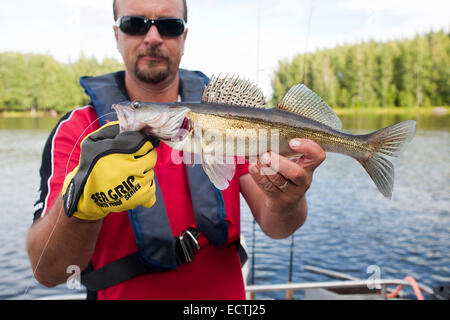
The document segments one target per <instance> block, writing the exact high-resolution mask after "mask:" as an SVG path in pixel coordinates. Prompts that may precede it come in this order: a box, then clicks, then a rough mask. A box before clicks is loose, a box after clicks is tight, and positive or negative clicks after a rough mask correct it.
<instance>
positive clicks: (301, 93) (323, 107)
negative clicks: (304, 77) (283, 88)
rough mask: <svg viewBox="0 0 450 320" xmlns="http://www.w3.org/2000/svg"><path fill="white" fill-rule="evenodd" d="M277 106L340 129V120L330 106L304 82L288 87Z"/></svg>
mask: <svg viewBox="0 0 450 320" xmlns="http://www.w3.org/2000/svg"><path fill="white" fill-rule="evenodd" d="M277 108H279V109H281V110H285V111H289V112H292V113H295V114H298V115H301V116H303V117H305V118H309V119H312V120H315V121H318V122H320V123H323V124H326V125H327V126H329V127H331V128H333V129H336V130H341V129H342V122H341V120H340V119H339V118H338V116H337V115H336V114H335V113H334V112H333V110H332V109H331V108H330V106H328V104H327V103H326V102H325V101H323V99H322V98H321V97H319V96H318V95H317V94H316V93H315V92H313V91H311V90H310V89H308V88H307V87H306V86H305V85H304V84H298V85H295V86H293V87H292V88H291V89H289V91H288V92H287V93H286V94H285V95H284V97H283V99H281V101H280V102H279V103H278V106H277Z"/></svg>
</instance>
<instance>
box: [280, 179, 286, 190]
mask: <svg viewBox="0 0 450 320" xmlns="http://www.w3.org/2000/svg"><path fill="white" fill-rule="evenodd" d="M287 185H288V181H287V180H286V182H285V183H284V184H283V185H282V186H279V187H278V188H280V189H281V190H283V189H284V188H286V187H287Z"/></svg>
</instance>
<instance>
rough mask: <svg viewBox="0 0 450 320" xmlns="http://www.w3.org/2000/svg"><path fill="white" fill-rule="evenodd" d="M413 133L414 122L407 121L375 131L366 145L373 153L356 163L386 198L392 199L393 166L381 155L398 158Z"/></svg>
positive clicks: (414, 129)
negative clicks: (359, 164) (364, 170)
mask: <svg viewBox="0 0 450 320" xmlns="http://www.w3.org/2000/svg"><path fill="white" fill-rule="evenodd" d="M415 131H416V122H415V121H413V120H407V121H403V122H400V123H397V124H394V125H392V126H389V127H386V128H383V129H380V130H378V131H375V132H373V133H371V134H369V135H368V137H367V143H368V144H369V147H370V149H371V150H373V151H372V153H371V154H370V155H369V156H368V157H365V158H363V159H358V161H359V162H360V163H361V165H362V166H363V167H364V169H366V171H367V173H368V174H369V176H370V177H371V178H372V180H373V182H374V183H375V185H376V186H377V188H378V190H379V191H380V192H381V193H382V194H383V195H384V196H385V197H386V198H389V199H391V198H392V190H393V187H394V165H393V164H392V163H391V162H390V161H389V160H387V159H386V158H384V157H383V155H388V156H392V157H398V156H399V155H400V154H401V152H402V151H403V150H404V148H405V146H406V144H407V143H408V142H410V141H411V140H412V138H413V136H414V133H415Z"/></svg>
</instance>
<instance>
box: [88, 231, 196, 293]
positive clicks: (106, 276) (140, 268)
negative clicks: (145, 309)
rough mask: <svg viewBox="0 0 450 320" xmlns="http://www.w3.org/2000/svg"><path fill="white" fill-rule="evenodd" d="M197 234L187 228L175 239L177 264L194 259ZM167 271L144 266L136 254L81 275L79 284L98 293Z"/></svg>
mask: <svg viewBox="0 0 450 320" xmlns="http://www.w3.org/2000/svg"><path fill="white" fill-rule="evenodd" d="M198 235H199V232H198V230H197V229H195V228H189V229H187V230H186V231H184V232H182V234H181V236H180V237H175V241H176V246H175V247H176V249H175V250H176V258H177V264H178V265H180V264H183V263H189V262H192V260H193V259H194V256H195V254H196V253H197V251H198V249H200V247H199V245H198V242H197V240H198ZM164 271H167V270H159V269H156V268H153V267H150V266H148V265H147V264H144V263H143V262H142V261H141V259H140V258H139V255H138V253H137V252H135V253H132V254H130V255H128V256H125V257H123V258H121V259H118V260H116V261H114V262H111V263H109V264H107V265H105V266H103V267H102V268H99V269H96V270H93V271H90V272H86V273H83V274H82V275H81V283H82V284H83V285H84V286H85V287H86V288H87V289H88V291H98V290H103V289H106V288H109V287H111V286H114V285H116V284H118V283H121V282H123V281H126V280H129V279H131V278H134V277H137V276H139V275H142V274H146V273H158V272H164Z"/></svg>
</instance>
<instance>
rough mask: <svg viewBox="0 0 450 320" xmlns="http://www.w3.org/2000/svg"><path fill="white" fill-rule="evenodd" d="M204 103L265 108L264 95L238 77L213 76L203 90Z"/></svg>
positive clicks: (248, 82)
mask: <svg viewBox="0 0 450 320" xmlns="http://www.w3.org/2000/svg"><path fill="white" fill-rule="evenodd" d="M201 101H202V102H203V103H220V104H230V105H236V106H241V107H253V108H265V107H266V101H265V99H264V95H263V93H262V92H261V89H259V88H258V87H257V86H255V85H254V84H252V83H251V82H250V81H248V80H243V79H239V78H238V77H228V76H226V77H225V78H222V79H221V78H220V76H219V77H215V76H212V77H211V80H210V82H209V84H208V85H207V86H205V89H203V94H202V100H201Z"/></svg>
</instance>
